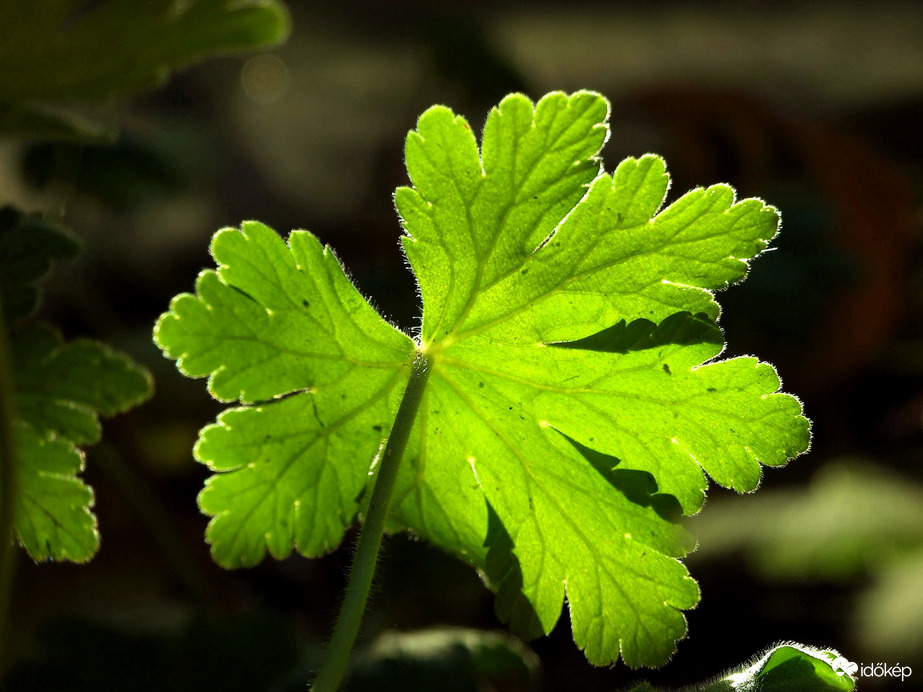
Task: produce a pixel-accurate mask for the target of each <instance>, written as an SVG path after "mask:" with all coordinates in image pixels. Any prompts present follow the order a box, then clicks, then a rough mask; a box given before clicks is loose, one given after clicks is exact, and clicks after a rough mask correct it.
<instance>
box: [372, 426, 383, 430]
mask: <svg viewBox="0 0 923 692" xmlns="http://www.w3.org/2000/svg"><path fill="white" fill-rule="evenodd" d="M372 430H374V431H375V432H381V426H380V425H373V426H372Z"/></svg>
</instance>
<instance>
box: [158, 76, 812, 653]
mask: <svg viewBox="0 0 923 692" xmlns="http://www.w3.org/2000/svg"><path fill="white" fill-rule="evenodd" d="M608 115H609V105H608V102H607V101H606V100H605V99H604V98H603V97H602V96H600V95H598V94H595V93H591V92H577V93H575V94H572V95H566V94H563V93H552V94H549V95H547V96H545V97H544V98H542V99H541V100H540V101H539V102H538V103H536V104H533V103H532V102H530V101H529V100H528V99H527V98H526V97H524V96H522V95H512V96H509V97H507V98H505V99H504V100H503V101H502V102H501V103H500V105H499V106H497V107H496V108H494V109H493V110H491V112H490V114H489V116H488V118H487V122H486V125H485V127H484V131H483V135H482V136H481V138H480V144H479V143H478V139H477V138H476V136H475V133H474V132H473V131H472V128H471V126H470V125H469V124H468V123H467V122H466V121H465V119H464V118H462V117H460V116H457V115H455V114H454V113H453V112H452V111H450V110H449V109H448V108H445V107H441V106H436V107H433V108H431V109H429V110H427V111H426V112H425V113H424V114H423V115H422V116H421V117H420V119H419V121H418V123H417V127H416V129H415V130H413V131H412V132H411V133H410V134H409V135H408V137H407V143H406V160H407V169H408V173H409V176H410V181H411V183H412V186H410V187H403V188H400V189H398V190H397V192H396V194H395V202H396V206H397V209H398V212H399V214H400V218H401V221H402V224H403V227H404V230H405V235H404V236H403V237H402V239H401V240H402V245H403V248H404V251H405V253H406V255H407V258H408V259H409V261H410V264H411V268H412V270H413V273H414V275H415V276H416V278H417V282H418V284H419V288H420V293H421V295H422V299H423V314H422V326H421V329H420V333H419V334H418V335H415V336H414V337H413V338H411V336H408V335H406V334H404V333H402V332H401V331H399V330H398V329H396V328H395V327H393V326H392V325H390V324H389V323H388V322H387V321H385V320H384V319H383V318H382V317H381V316H380V315H379V314H378V313H376V312H375V310H374V309H373V308H372V307H371V306H370V304H369V303H368V302H367V301H366V300H365V298H363V297H362V296H361V295H360V293H359V292H358V290H357V289H356V288H355V286H354V285H353V284H352V282H351V281H350V280H349V278H348V277H347V275H346V274H345V272H344V270H343V268H342V267H341V265H340V263H339V262H338V261H337V259H336V257H335V256H334V254H333V252H332V250H331V249H330V248H328V247H324V246H322V245H321V243H320V242H319V241H318V240H317V238H315V237H314V236H313V235H311V234H310V233H308V232H306V231H295V232H293V233H291V234H290V235H289V237H288V241H287V243H286V242H285V241H283V240H282V239H281V238H280V237H279V236H278V235H277V234H276V233H275V232H274V231H273V230H271V229H269V228H267V227H266V226H264V225H262V224H260V223H257V222H246V223H244V224H243V225H242V226H241V227H240V229H224V230H222V231H219V232H218V233H217V234H216V235H215V237H214V240H213V243H212V254H213V256H214V258H215V261H216V263H217V270H206V271H203V272H202V273H201V274H200V276H199V279H198V282H197V285H196V293H195V294H182V295H180V296H177V298H176V299H174V301H173V303H172V305H171V309H170V312H168V313H166V314H165V315H164V316H163V317H162V318H161V320H160V321H159V323H158V325H157V328H156V334H155V336H156V340H157V342H158V344H159V345H160V346H161V348H163V349H164V351H165V352H166V354H167V355H168V356H169V357H171V358H174V359H176V360H177V361H178V365H179V367H180V369H181V370H182V371H183V372H184V373H186V374H187V375H189V376H192V377H209V387H210V390H211V392H212V394H213V395H214V396H215V397H216V398H218V399H220V400H222V401H229V402H230V401H238V402H240V404H241V405H240V406H238V407H236V408H231V409H229V410H227V411H226V412H224V413H223V414H222V415H221V416H219V418H218V421H217V422H216V423H215V424H213V425H209V426H207V427H206V428H204V429H203V431H202V433H201V436H200V438H199V442H198V444H197V447H196V455H197V458H198V459H199V460H200V461H202V462H204V463H206V464H208V466H209V467H210V468H211V469H212V470H213V471H215V474H214V475H213V476H212V477H211V478H210V479H209V480H208V482H207V483H206V487H205V489H204V491H203V492H202V494H201V496H200V505H201V507H202V509H203V510H204V511H205V512H206V513H208V514H209V515H211V516H213V519H212V522H211V524H210V526H209V529H208V540H209V541H210V542H211V544H212V550H213V553H214V555H215V558H216V559H217V560H218V561H219V562H220V563H221V564H223V565H227V566H245V565H253V564H256V563H257V562H259V561H260V560H261V559H262V558H263V556H264V555H265V553H266V551H267V550H268V551H269V552H270V553H271V554H272V555H273V556H275V557H280V558H281V557H284V556H286V555H288V554H289V553H290V552H291V551H292V550H293V549H296V550H298V551H299V552H301V553H303V554H305V555H321V554H323V553H324V552H326V551H329V550H331V549H333V548H335V547H336V546H337V545H338V544H339V542H340V541H341V539H342V537H343V533H344V531H345V529H346V528H347V527H348V526H349V525H350V524H351V523H352V522H353V520H354V519H355V517H356V515H357V513H358V512H359V510H360V507H361V504H362V501H363V495H364V494H365V491H366V488H367V485H368V479H369V473H370V469H372V468H373V465H374V460H375V457H376V454H377V453H378V452H379V450H380V449H381V446H382V443H383V441H384V440H385V439H386V438H387V436H388V432H389V429H390V426H391V424H392V421H393V419H394V415H395V413H396V410H397V407H398V404H399V402H400V399H401V396H402V394H403V390H404V387H405V385H406V382H407V379H408V376H409V372H410V365H411V363H412V361H413V359H414V357H415V356H416V354H417V353H419V352H423V353H425V354H426V355H427V356H428V357H429V359H430V362H431V363H432V372H431V376H430V378H429V382H428V384H427V389H426V392H425V394H424V399H423V402H422V404H421V408H420V411H419V414H418V416H417V419H416V423H415V427H414V430H413V435H412V437H411V442H410V444H409V447H408V451H407V453H406V454H405V459H404V461H403V465H402V467H401V472H400V476H399V479H398V486H397V488H396V490H395V497H394V500H393V508H394V514H393V517H392V528H394V529H395V530H397V529H407V530H410V531H413V532H415V533H417V534H419V535H422V536H424V537H426V538H427V539H429V540H430V541H432V542H434V543H436V544H438V545H440V546H442V547H444V548H445V549H447V550H450V551H452V552H454V553H456V554H458V555H460V556H462V557H464V558H465V559H467V560H468V561H470V562H471V563H472V564H474V565H475V566H477V567H478V568H479V569H481V570H482V571H483V573H484V574H485V575H486V577H487V578H488V580H489V581H490V583H491V585H492V586H493V587H494V588H495V590H496V591H497V593H498V598H497V612H498V614H500V615H501V617H503V618H504V619H506V620H509V621H510V622H511V623H512V626H513V628H514V629H515V630H516V631H518V632H520V633H523V634H527V635H536V634H540V633H541V632H549V631H550V630H551V629H552V627H553V626H554V625H555V623H556V622H557V621H558V619H559V618H560V616H561V611H562V607H563V605H564V603H565V601H566V603H567V604H568V607H569V609H570V616H571V621H572V627H573V633H574V639H575V641H576V642H577V644H578V645H579V646H580V647H581V648H582V649H583V650H584V651H585V653H586V656H587V658H588V659H589V660H590V661H591V662H593V663H597V664H606V663H609V662H612V661H615V660H617V659H618V658H619V657H620V656H621V657H622V658H623V659H624V660H625V661H626V663H628V664H629V665H632V666H639V665H645V666H655V665H659V664H662V663H663V662H665V661H666V660H667V658H668V657H669V656H670V655H671V653H672V652H673V650H674V648H675V643H676V641H677V640H678V639H680V638H682V637H683V636H684V634H685V631H686V621H685V617H684V615H683V611H684V610H686V609H689V608H691V607H693V606H694V605H695V604H696V602H697V600H698V588H697V585H696V583H695V581H693V580H692V578H691V577H690V576H689V575H688V573H687V571H686V568H685V567H684V566H683V565H682V563H681V562H680V561H679V558H682V557H683V556H684V555H685V554H686V553H687V552H688V551H689V550H691V549H692V548H693V547H694V540H693V539H692V538H691V536H690V535H689V533H688V532H687V531H686V529H685V528H684V527H683V526H682V525H681V524H680V523H679V520H680V517H681V515H683V514H687V515H688V514H694V513H695V512H697V511H698V510H699V509H700V507H701V505H702V503H703V501H704V497H705V490H706V486H707V479H708V478H709V477H710V478H711V479H712V480H714V481H715V482H717V483H719V484H720V485H722V486H725V487H729V488H733V489H735V490H737V491H739V492H747V491H751V490H754V489H755V488H756V487H757V485H758V484H759V480H760V474H761V468H762V466H763V465H779V464H784V463H785V462H786V461H787V460H788V459H790V458H792V457H794V456H797V455H798V454H800V453H801V452H803V451H804V450H805V449H806V448H807V446H808V441H809V425H808V421H807V420H806V419H805V418H804V417H802V415H801V406H800V404H799V403H798V401H797V400H796V399H794V398H793V397H791V396H789V395H786V394H781V393H779V392H778V389H779V379H778V377H777V376H776V373H775V370H774V369H773V368H772V366H770V365H768V364H766V363H761V362H759V361H758V360H757V359H755V358H750V357H748V358H734V359H730V360H724V361H721V360H717V358H718V356H719V354H720V353H721V350H722V348H723V346H724V342H723V337H722V334H721V332H720V330H719V329H718V327H717V325H716V320H717V318H718V316H719V307H718V304H717V303H716V302H715V299H714V295H713V291H715V290H717V289H722V288H725V287H727V286H729V285H730V284H733V283H735V282H737V281H740V280H741V279H743V278H744V277H745V275H746V273H747V271H748V260H750V259H751V258H753V257H755V256H756V255H757V254H759V253H760V252H761V251H762V250H763V249H765V248H766V246H767V243H768V242H769V241H770V240H771V239H772V237H773V236H774V235H775V234H776V232H777V229H778V223H779V219H778V213H777V211H776V210H775V209H774V208H772V207H770V206H767V205H766V204H764V203H763V202H762V201H760V200H757V199H746V200H740V201H738V200H736V199H735V195H734V191H733V190H732V189H731V188H730V187H728V186H726V185H715V186H712V187H709V188H704V189H696V190H693V191H692V192H689V193H688V194H686V195H684V196H682V197H680V198H679V199H678V200H676V201H675V202H673V203H672V204H669V205H668V206H665V196H666V192H667V188H668V187H669V176H668V175H667V173H666V170H665V165H664V162H663V160H662V159H660V158H659V157H657V156H654V155H645V156H642V157H640V158H637V159H634V158H632V159H626V160H625V161H623V162H622V163H621V164H620V165H619V166H618V167H617V168H616V170H615V172H614V173H612V174H606V173H604V172H603V171H602V170H601V163H600V159H599V158H598V154H599V151H600V148H601V147H602V146H603V144H604V143H605V142H606V140H607V138H608V135H609V131H608Z"/></svg>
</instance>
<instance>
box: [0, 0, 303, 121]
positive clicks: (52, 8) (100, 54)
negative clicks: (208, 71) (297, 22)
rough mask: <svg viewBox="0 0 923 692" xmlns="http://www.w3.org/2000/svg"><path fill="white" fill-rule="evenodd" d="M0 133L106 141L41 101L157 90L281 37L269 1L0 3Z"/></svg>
mask: <svg viewBox="0 0 923 692" xmlns="http://www.w3.org/2000/svg"><path fill="white" fill-rule="evenodd" d="M0 8H2V9H0V11H2V15H3V22H2V23H0V67H2V69H0V135H4V134H15V135H25V136H28V137H40V138H54V139H59V138H65V139H69V138H74V137H76V138H86V137H90V138H92V139H108V138H111V136H112V132H111V130H109V129H107V128H105V127H101V126H98V125H94V124H93V123H90V122H87V121H85V120H83V119H81V118H79V117H78V116H74V115H71V114H69V113H67V112H66V111H61V110H58V109H55V108H54V107H52V105H49V102H50V104H55V103H59V102H62V101H83V100H101V99H107V98H112V97H115V96H122V95H125V94H127V93H130V92H134V91H139V90H143V89H149V88H153V87H157V86H160V85H162V84H163V83H165V82H166V80H167V78H168V77H169V75H170V73H171V72H172V71H174V70H177V69H180V68H182V67H185V66H187V65H189V64H191V63H194V62H197V61H199V60H202V59H203V58H206V57H209V56H212V55H221V54H229V53H237V52H243V51H248V50H252V49H254V48H259V47H263V46H270V45H274V44H278V43H280V42H282V41H283V40H285V38H286V36H287V35H288V30H289V18H288V13H287V10H286V9H285V5H284V4H282V2H280V1H278V0H153V1H150V2H136V1H135V0H103V1H102V2H94V3H86V2H80V1H78V0H32V1H30V2H17V1H16V0H9V1H7V2H2V3H0Z"/></svg>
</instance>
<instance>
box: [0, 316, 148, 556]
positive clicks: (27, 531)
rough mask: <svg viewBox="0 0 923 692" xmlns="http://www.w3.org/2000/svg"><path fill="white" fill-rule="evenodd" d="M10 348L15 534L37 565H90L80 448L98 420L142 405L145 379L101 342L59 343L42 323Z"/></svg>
mask: <svg viewBox="0 0 923 692" xmlns="http://www.w3.org/2000/svg"><path fill="white" fill-rule="evenodd" d="M12 346H13V355H12V359H13V372H14V379H15V384H16V391H15V401H16V407H17V412H18V414H19V420H18V421H17V427H16V437H15V439H16V443H17V448H18V452H19V487H18V498H17V509H16V516H15V530H16V533H17V535H18V536H19V540H20V542H21V543H22V544H23V546H24V547H25V549H26V551H27V552H28V553H29V555H30V556H31V557H32V558H33V559H35V560H42V559H47V558H54V559H59V560H60V559H66V560H73V561H76V562H82V561H85V560H88V559H90V558H91V557H92V556H93V554H94V553H95V552H96V549H97V547H98V545H99V536H98V535H97V533H96V520H95V518H94V517H93V515H92V513H91V512H90V507H91V506H92V502H93V494H92V491H91V490H90V488H89V487H87V486H86V485H85V484H84V483H83V481H81V480H80V479H79V478H77V477H76V476H77V474H78V473H79V472H80V471H82V470H83V454H82V452H81V451H80V450H79V449H78V445H88V444H93V443H95V442H98V441H99V438H100V433H101V431H100V425H99V416H101V415H102V416H113V415H115V414H116V413H120V412H122V411H126V410H128V409H129V408H131V407H132V406H135V405H137V404H139V403H141V402H142V401H144V400H145V399H147V398H148V397H149V396H150V395H151V389H152V382H151V378H150V375H149V374H148V373H147V372H146V371H145V370H144V369H143V368H140V367H139V366H137V365H135V364H134V363H133V362H132V361H131V360H129V359H128V358H127V357H126V356H124V355H121V354H118V353H115V352H114V351H112V350H111V349H109V348H108V347H106V346H104V345H103V344H101V343H99V342H96V341H91V340H88V339H80V340H77V341H73V342H70V343H67V344H65V343H63V342H62V341H61V338H60V336H58V334H57V333H56V332H55V331H54V330H52V329H51V328H50V327H47V326H43V325H36V324H30V325H26V326H25V327H22V328H20V329H19V330H17V331H15V332H14V335H13V344H12Z"/></svg>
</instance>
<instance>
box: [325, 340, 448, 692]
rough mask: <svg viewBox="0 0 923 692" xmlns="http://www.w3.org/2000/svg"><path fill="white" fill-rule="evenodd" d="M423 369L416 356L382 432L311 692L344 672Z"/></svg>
mask: <svg viewBox="0 0 923 692" xmlns="http://www.w3.org/2000/svg"><path fill="white" fill-rule="evenodd" d="M429 373H430V360H429V358H428V357H427V356H425V355H423V354H418V355H417V357H416V359H415V360H414V361H413V365H412V367H411V371H410V380H409V381H408V382H407V389H406V390H404V397H403V399H401V405H400V407H399V408H398V410H397V415H396V416H395V418H394V425H393V426H392V427H391V434H390V435H389V436H388V442H387V444H386V445H385V451H384V453H383V454H382V457H381V464H380V467H379V470H378V477H377V478H376V479H375V483H374V486H373V488H372V497H371V499H370V500H369V510H368V514H367V516H366V519H365V522H364V523H363V524H362V530H361V532H360V534H359V541H358V542H357V544H356V554H355V556H354V557H353V564H352V569H351V570H350V574H349V583H348V584H347V586H346V595H345V597H344V599H343V605H342V606H341V607H340V614H339V615H338V616H337V621H336V624H335V625H334V628H333V635H332V636H331V638H330V643H329V644H328V646H327V655H326V657H325V658H324V663H323V664H322V665H321V669H320V672H319V673H318V675H317V678H315V680H314V684H313V685H312V687H311V690H312V692H335V690H336V689H337V688H338V687H339V685H340V681H341V680H342V678H343V673H344V672H345V671H346V664H347V663H348V662H349V654H350V652H351V651H352V648H353V643H354V642H355V640H356V634H357V633H358V632H359V624H360V622H361V621H362V614H363V612H364V611H365V605H366V602H367V601H368V598H369V590H370V589H371V586H372V577H373V576H374V574H375V564H376V562H377V561H378V551H379V549H380V547H381V537H382V535H383V534H384V530H385V521H386V520H387V518H388V509H389V505H390V503H391V492H392V490H393V489H394V482H395V480H396V479H397V472H398V469H399V468H400V464H401V458H402V457H403V456H404V450H405V449H406V447H407V440H408V439H409V438H410V431H411V430H412V429H413V423H414V420H415V419H416V417H417V410H418V409H419V408H420V402H421V401H422V399H423V391H424V389H425V387H426V381H427V379H428V378H429Z"/></svg>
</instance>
